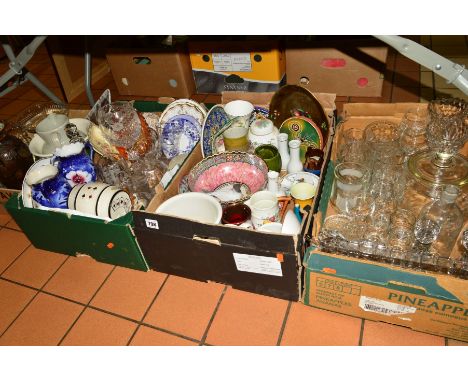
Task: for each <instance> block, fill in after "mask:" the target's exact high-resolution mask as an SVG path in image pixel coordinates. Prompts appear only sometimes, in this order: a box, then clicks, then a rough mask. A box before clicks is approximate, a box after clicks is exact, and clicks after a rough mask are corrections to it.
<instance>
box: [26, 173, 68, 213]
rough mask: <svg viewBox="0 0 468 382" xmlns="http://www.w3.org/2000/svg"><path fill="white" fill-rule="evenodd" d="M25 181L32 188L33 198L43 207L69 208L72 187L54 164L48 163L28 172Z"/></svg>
mask: <svg viewBox="0 0 468 382" xmlns="http://www.w3.org/2000/svg"><path fill="white" fill-rule="evenodd" d="M25 182H26V183H27V184H28V185H30V186H31V188H32V198H33V200H34V201H35V202H36V203H38V204H39V205H41V206H43V207H49V208H67V199H68V194H69V193H70V191H71V187H70V185H69V184H68V182H67V179H66V178H64V177H63V176H62V175H61V174H60V173H59V170H58V168H57V166H54V165H53V164H46V165H44V166H40V167H37V168H35V169H33V170H31V171H29V172H28V174H27V175H26V177H25Z"/></svg>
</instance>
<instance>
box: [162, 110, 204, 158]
mask: <svg viewBox="0 0 468 382" xmlns="http://www.w3.org/2000/svg"><path fill="white" fill-rule="evenodd" d="M200 131H201V126H200V124H199V123H198V121H197V120H196V119H195V118H194V117H192V116H190V115H176V116H174V117H172V118H170V119H169V120H168V121H167V122H166V123H165V124H164V126H163V128H162V151H163V154H164V155H165V157H166V158H168V159H171V158H173V157H175V156H177V155H180V154H187V153H190V152H191V151H192V149H193V148H194V147H195V145H196V144H197V143H198V141H199V140H200Z"/></svg>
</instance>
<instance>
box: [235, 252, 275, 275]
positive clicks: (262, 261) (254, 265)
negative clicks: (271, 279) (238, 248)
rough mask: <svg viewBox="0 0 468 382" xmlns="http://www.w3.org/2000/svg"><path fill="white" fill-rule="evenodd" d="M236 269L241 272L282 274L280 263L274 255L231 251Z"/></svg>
mask: <svg viewBox="0 0 468 382" xmlns="http://www.w3.org/2000/svg"><path fill="white" fill-rule="evenodd" d="M233 255H234V261H235V262H236V267H237V270H239V271H241V272H251V273H261V274H264V275H271V276H280V277H282V276H283V272H282V270H281V263H280V262H279V261H278V259H277V258H276V257H266V256H256V255H246V254H244V253H233Z"/></svg>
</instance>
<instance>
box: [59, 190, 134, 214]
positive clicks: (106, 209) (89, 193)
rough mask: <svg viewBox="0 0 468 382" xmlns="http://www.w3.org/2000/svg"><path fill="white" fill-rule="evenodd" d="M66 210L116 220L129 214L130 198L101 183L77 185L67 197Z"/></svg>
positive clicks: (121, 191) (130, 207) (122, 192)
mask: <svg viewBox="0 0 468 382" xmlns="http://www.w3.org/2000/svg"><path fill="white" fill-rule="evenodd" d="M68 208H69V209H71V210H77V211H80V212H84V213H87V214H90V215H96V216H100V217H103V218H109V219H116V218H118V217H121V216H123V215H125V214H126V213H128V212H130V211H131V209H132V202H131V200H130V196H129V195H128V194H127V193H126V192H125V191H123V190H122V189H120V188H118V187H116V186H111V185H110V184H106V183H101V182H92V183H84V184H78V185H76V186H75V187H73V189H72V190H71V192H70V194H69V196H68Z"/></svg>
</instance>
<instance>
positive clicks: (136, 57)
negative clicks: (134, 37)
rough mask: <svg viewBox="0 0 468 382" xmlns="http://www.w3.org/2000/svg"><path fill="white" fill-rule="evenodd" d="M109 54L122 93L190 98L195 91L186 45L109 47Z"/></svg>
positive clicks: (118, 87) (112, 69) (108, 59)
mask: <svg viewBox="0 0 468 382" xmlns="http://www.w3.org/2000/svg"><path fill="white" fill-rule="evenodd" d="M106 57H107V62H108V63H109V65H110V68H111V72H112V76H113V77H114V82H115V84H116V86H117V89H118V91H119V94H120V95H129V96H150V97H156V96H162V97H177V98H190V97H191V95H192V94H194V93H195V82H194V80H193V76H192V69H191V66H190V59H189V56H188V53H187V51H186V48H185V46H184V45H180V44H178V45H176V46H175V47H160V48H154V49H148V48H146V49H142V48H139V49H130V48H127V49H109V50H108V51H107V53H106Z"/></svg>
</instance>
